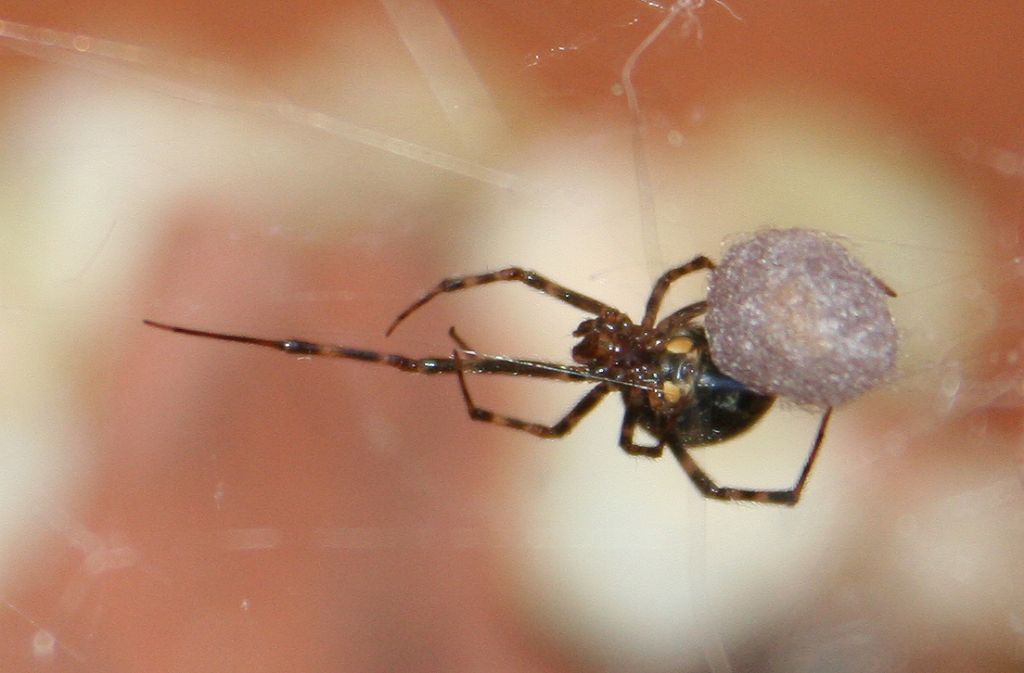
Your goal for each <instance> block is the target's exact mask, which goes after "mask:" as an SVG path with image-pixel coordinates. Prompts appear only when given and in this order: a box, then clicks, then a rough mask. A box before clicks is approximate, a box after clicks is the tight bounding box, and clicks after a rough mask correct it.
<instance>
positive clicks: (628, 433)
mask: <svg viewBox="0 0 1024 673" xmlns="http://www.w3.org/2000/svg"><path fill="white" fill-rule="evenodd" d="M624 401H625V405H626V413H625V414H624V415H623V416H622V428H621V429H620V430H619V447H620V448H621V449H622V450H623V451H625V452H626V453H628V454H629V455H631V456H645V457H647V458H660V457H661V454H662V453H663V451H664V448H665V443H664V442H658V444H657V445H655V446H644V445H642V444H637V443H636V442H634V441H633V436H634V434H635V433H636V420H637V419H636V409H637V408H638V407H639V403H637V402H634V401H632V400H630V399H628V398H627V399H626V400H624Z"/></svg>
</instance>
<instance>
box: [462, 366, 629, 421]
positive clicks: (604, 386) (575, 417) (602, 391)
mask: <svg viewBox="0 0 1024 673" xmlns="http://www.w3.org/2000/svg"><path fill="white" fill-rule="evenodd" d="M454 359H455V362H456V363H460V364H461V359H460V357H459V352H458V351H456V352H455V354H454ZM455 373H456V374H458V377H459V387H460V388H461V389H462V399H464V400H465V401H466V410H467V411H469V417H470V418H472V419H473V420H474V421H483V422H484V423H494V424H495V425H502V426H504V427H506V428H513V429H515V430H522V431H524V432H528V433H530V434H531V435H536V436H537V437H544V438H555V437H564V436H565V435H567V434H569V432H571V431H572V429H573V428H574V427H576V424H577V423H579V422H580V419H582V418H583V417H584V416H586V415H587V414H588V413H590V412H591V411H592V410H593V409H594V407H596V406H597V404H598V402H600V401H601V400H602V399H604V396H605V395H607V394H608V393H609V391H611V389H612V387H611V384H608V383H599V384H597V385H596V386H594V387H593V388H591V389H590V391H589V392H588V393H587V394H586V395H584V396H583V397H582V398H581V399H580V401H579V402H577V403H576V405H575V406H574V407H573V408H572V409H570V410H569V413H567V414H566V415H565V416H563V417H562V419H561V420H560V421H558V422H557V423H555V424H554V425H542V424H540V423H530V422H529V421H523V420H520V419H518V418H512V417H511V416H502V415H500V414H496V413H494V412H493V411H489V410H487V409H481V408H480V407H478V406H476V404H474V403H473V398H472V397H471V396H470V394H469V388H468V387H467V386H466V377H465V375H464V374H463V373H462V368H461V367H457V368H456V370H455Z"/></svg>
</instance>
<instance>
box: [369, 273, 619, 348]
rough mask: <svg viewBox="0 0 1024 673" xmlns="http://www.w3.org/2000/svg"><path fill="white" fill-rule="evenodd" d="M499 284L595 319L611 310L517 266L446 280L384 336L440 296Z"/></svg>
mask: <svg viewBox="0 0 1024 673" xmlns="http://www.w3.org/2000/svg"><path fill="white" fill-rule="evenodd" d="M500 281H516V282H519V283H523V284H525V285H529V286H530V287H532V288H534V289H537V290H540V291H541V292H543V293H544V294H546V295H549V296H551V297H554V298H555V299H557V300H559V301H563V302H565V303H566V304H569V305H570V306H575V307H576V308H578V309H580V310H581V311H587V312H588V313H593V314H595V315H597V314H599V313H601V312H602V311H604V310H609V309H611V307H610V306H608V305H606V304H604V303H602V302H599V301H597V300H596V299H591V298H590V297H588V296H586V295H585V294H580V293H579V292H576V291H575V290H570V289H569V288H567V287H564V286H562V285H559V284H558V283H556V282H554V281H552V280H549V279H547V278H545V277H544V276H542V275H540V274H539V273H537V272H535V271H528V270H526V269H522V268H520V267H518V266H513V267H509V268H507V269H502V270H501V271H494V272H492V273H481V274H479V275H476V276H457V277H455V278H445V279H444V280H442V281H441V282H440V283H438V284H437V286H436V287H434V289H433V290H431V291H430V292H428V293H426V294H425V295H423V296H422V297H420V298H419V299H417V300H416V301H415V302H413V304H412V305H411V306H409V308H407V309H405V310H404V311H402V312H401V313H399V314H398V317H397V318H395V320H394V322H392V323H391V326H390V327H388V330H387V332H386V334H388V335H390V334H391V333H392V332H394V331H395V328H396V327H398V325H399V323H401V322H402V321H403V320H405V319H406V318H408V317H409V316H410V315H411V314H412V313H413V311H415V310H417V309H418V308H420V307H421V306H423V305H424V304H426V303H427V302H428V301H430V300H431V299H433V298H434V297H436V296H437V295H439V294H441V293H443V292H457V291H458V290H468V289H469V288H471V287H476V286H477V285H486V284H487V283H497V282H500Z"/></svg>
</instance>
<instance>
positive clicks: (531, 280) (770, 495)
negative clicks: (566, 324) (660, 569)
mask: <svg viewBox="0 0 1024 673" xmlns="http://www.w3.org/2000/svg"><path fill="white" fill-rule="evenodd" d="M714 267H715V265H714V263H713V262H712V261H711V260H709V259H708V258H707V257H704V256H703V255H700V256H698V257H695V258H694V259H692V260H690V261H689V262H687V263H686V264H683V265H681V266H678V267H675V268H673V269H670V270H668V271H666V272H665V273H664V274H662V276H661V277H660V278H659V279H658V281H657V282H656V283H655V284H654V288H653V289H652V290H651V295H650V297H649V298H648V300H647V308H646V310H645V311H644V317H643V320H642V321H641V322H640V323H639V324H636V323H634V322H633V321H632V320H631V319H630V318H629V317H628V316H627V315H626V314H624V313H622V312H621V311H619V310H617V309H615V308H612V307H611V306H608V305H607V304H604V303H602V302H600V301H597V300H596V299H591V298H590V297H588V296H586V295H583V294H580V293H579V292H575V291H573V290H570V289H568V288H566V287H563V286H562V285H559V284H558V283H555V282H553V281H551V280H548V279H547V278H545V277H543V276H541V275H539V274H537V273H534V272H533V271H527V270H525V269H521V268H519V267H511V268H508V269H504V270H502V271H496V272H493V273H485V274H479V275H475V276H464V277H456V278H448V279H446V280H443V281H441V282H440V283H438V285H437V286H436V287H435V288H434V289H433V290H431V291H430V292H428V293H427V294H425V295H424V296H423V297H422V298H420V299H419V300H418V301H416V302H415V303H413V304H412V305H411V306H409V307H408V308H407V309H405V310H404V311H402V312H401V313H400V314H399V315H398V317H397V318H396V319H395V320H394V322H392V323H391V326H390V327H389V328H388V330H387V334H389V335H390V334H391V333H392V332H393V331H394V330H395V328H396V327H397V326H398V325H399V323H401V322H402V321H403V320H405V319H406V318H407V317H409V315H410V314H411V313H413V312H414V311H416V310H417V309H419V308H420V307H421V306H423V305H424V304H426V303H427V302H428V301H430V300H431V299H433V298H434V297H436V296H437V295H439V294H441V293H444V292H455V291H458V290H464V289H467V288H471V287H476V286H478V285H485V284H487V283H494V282H498V281H516V282H520V283H524V284H526V285H529V286H530V287H532V288H535V289H537V290H540V291H541V292H543V293H545V294H547V295H549V296H551V297H554V298H555V299H558V300H559V301H562V302H565V303H566V304H569V305H571V306H574V307H576V308H578V309H580V310H582V311H586V312H587V313H591V314H594V316H596V317H593V318H588V319H586V320H584V321H583V322H581V323H580V324H579V326H578V327H577V328H576V330H575V331H574V332H573V336H575V337H578V338H579V339H580V341H579V343H577V344H576V345H575V346H574V347H573V349H572V357H573V360H574V361H575V362H576V364H575V365H564V364H555V363H548V362H536V361H531V360H520V359H514V358H507V357H502V356H485V355H481V354H478V353H476V352H474V351H472V350H471V349H470V348H469V347H468V346H467V345H466V344H465V343H464V342H463V341H462V340H461V339H460V338H459V337H458V335H457V334H456V333H455V330H454V328H453V329H452V330H451V331H450V334H451V336H452V338H453V339H454V340H455V342H456V345H457V348H456V349H455V350H454V351H453V352H452V355H451V357H447V358H441V357H431V358H409V357H406V356H404V355H396V354H389V353H379V352H375V351H368V350H362V349H358V348H349V347H347V346H337V345H328V344H317V343H310V342H307V341H299V340H295V339H285V340H275V339H260V338H255V337H249V336H239V335H232V334H221V333H216V332H207V331H203V330H197V329H188V328H185V327H176V326H173V325H168V324H164V323H158V322H154V321H151V320H146V321H144V322H145V323H146V324H147V325H150V326H152V327H158V328H160V329H165V330H169V331H171V332H178V333H181V334H191V335H193V336H200V337H207V338H211V339H221V340H224V341H237V342H240V343H246V344H253V345H256V346H265V347H267V348H274V349H276V350H280V351H284V352H286V353H294V354H298V355H319V356H325V357H335V358H347V359H353V360H362V361H364V362H376V363H380V364H385V365H389V366H391V367H395V368H397V369H401V370H402V371H407V372H415V373H420V374H439V373H455V374H456V375H457V376H458V381H459V386H460V388H461V390H462V397H463V399H464V400H465V403H466V408H467V409H468V411H469V416H470V418H472V419H474V420H478V421H484V422H486V423H495V424H497V425H503V426H505V427H509V428H514V429H516V430H523V431H525V432H529V433H530V434H533V435H536V436H538V437H563V436H565V435H566V434H568V433H569V432H570V431H571V430H572V429H573V428H574V427H575V426H576V424H577V423H578V422H579V421H580V419H582V418H583V417H584V416H586V415H587V414H588V413H589V412H590V411H592V410H593V409H594V407H596V406H597V404H598V403H599V402H600V401H601V400H602V399H603V398H604V397H605V396H606V395H607V394H608V393H610V392H612V391H613V390H617V391H619V392H620V393H621V394H622V399H623V402H624V403H625V414H624V417H623V420H622V428H621V430H620V432H619V446H620V447H621V448H622V449H624V450H625V451H626V452H627V453H629V454H631V455H639V456H648V457H651V458H656V457H658V456H660V455H661V454H662V452H663V449H664V447H665V446H666V445H667V446H668V448H669V449H670V450H671V451H672V453H673V454H675V456H676V458H677V459H678V460H679V463H680V465H682V467H683V469H684V470H685V471H686V474H687V475H689V477H690V479H691V480H692V481H693V483H694V484H695V485H696V486H697V488H698V489H700V491H701V493H703V494H704V496H706V497H709V498H717V499H720V500H750V501H755V502H763V503H773V504H783V505H794V504H796V502H797V501H798V500H799V499H800V494H801V492H802V491H803V488H804V484H805V483H806V481H807V476H808V475H809V474H810V472H811V467H812V466H813V464H814V460H815V458H816V457H817V455H818V449H819V448H820V447H821V442H822V439H823V438H824V436H825V427H826V426H827V424H828V420H829V417H830V416H831V414H832V409H831V408H828V409H826V410H825V412H824V414H823V415H822V417H821V422H820V424H819V426H818V432H817V435H816V436H815V438H814V442H813V444H812V445H811V451H810V453H809V454H808V457H807V460H806V462H805V463H804V467H803V470H802V471H801V473H800V477H799V479H797V481H796V483H795V484H794V486H793V487H792V488H789V489H785V490H747V489H740V488H731V487H727V486H719V485H718V484H716V483H715V482H714V481H713V480H712V479H711V478H710V477H709V476H708V475H707V474H706V473H705V472H704V470H702V469H701V468H700V466H699V465H698V464H697V463H696V462H695V461H694V460H693V458H692V457H691V456H690V452H689V450H690V448H692V447H697V446H703V445H707V444H714V443H717V442H721V441H724V440H726V439H729V438H731V437H734V436H736V435H738V434H740V433H742V432H743V431H745V430H747V429H748V428H750V427H751V426H753V425H754V424H755V423H757V421H758V419H760V418H761V417H762V416H763V415H764V414H765V412H767V411H768V409H769V408H770V407H771V406H772V403H773V402H774V401H775V397H774V396H771V395H766V394H761V393H758V392H755V391H754V390H751V389H750V388H748V387H746V386H745V385H743V384H742V383H740V382H738V381H736V380H734V379H732V378H729V377H728V376H726V375H725V374H723V373H722V372H721V371H719V369H718V367H717V366H716V365H715V363H714V362H713V361H712V359H711V353H710V350H709V347H708V340H707V336H706V335H705V331H704V327H703V325H702V324H700V323H698V322H695V321H696V319H697V318H699V317H700V316H702V315H703V314H704V312H705V311H706V310H707V302H706V301H698V302H694V303H692V304H689V305H687V306H684V307H683V308H681V309H679V310H677V311H675V312H674V313H671V314H669V315H668V316H666V317H664V318H662V319H661V320H660V321H658V322H657V323H656V322H655V320H656V319H657V315H658V311H659V309H660V308H661V303H662V299H663V298H664V296H665V293H666V291H667V290H668V288H669V286H670V285H671V284H672V283H673V282H674V281H676V280H677V279H679V278H681V277H682V276H684V275H686V274H688V273H691V272H693V271H697V270H702V269H713V268H714ZM467 372H469V373H475V374H511V375H517V374H518V375H523V376H534V377H539V378H549V379H561V380H566V381H589V382H595V381H596V382H597V385H595V386H594V387H593V388H591V389H590V391H589V392H588V393H587V394H586V395H584V396H583V397H582V398H581V399H580V400H579V401H578V402H577V403H576V405H575V406H573V408H572V409H570V410H569V412H568V413H567V414H565V416H563V417H562V419H561V420H559V421H558V422H557V423H554V424H553V425H542V424H539V423H531V422H528V421H523V420H520V419H518V418H513V417H511V416H504V415H500V414H496V413H494V412H492V411H489V410H487V409H482V408H480V407H478V406H477V405H476V404H474V402H473V398H472V396H471V395H470V393H469V388H468V387H467V385H466V379H465V376H464V375H465V373H467ZM638 425H639V426H641V427H642V428H644V429H645V430H646V431H647V432H648V433H650V434H651V436H653V437H654V438H655V439H656V440H657V444H654V445H650V446H645V445H641V444H637V443H636V442H634V440H633V435H634V432H635V430H636V427H637V426H638Z"/></svg>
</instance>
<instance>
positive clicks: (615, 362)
mask: <svg viewBox="0 0 1024 673" xmlns="http://www.w3.org/2000/svg"><path fill="white" fill-rule="evenodd" d="M638 330H639V327H637V326H636V325H634V324H633V321H632V320H630V319H629V317H628V316H626V315H625V314H624V313H619V312H618V311H614V310H606V311H603V312H602V313H601V314H600V315H598V316H597V317H596V318H589V319H587V320H584V321H583V322H581V323H580V324H579V326H578V327H577V328H576V331H574V332H573V333H572V335H573V336H574V337H577V338H579V339H580V341H579V343H577V344H576V345H575V346H574V347H573V349H572V359H573V360H575V361H576V362H577V363H579V364H583V365H598V366H601V367H604V368H612V367H616V366H621V365H622V362H621V360H622V358H623V357H625V356H627V355H628V354H630V353H634V352H635V351H636V340H637V336H638Z"/></svg>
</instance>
